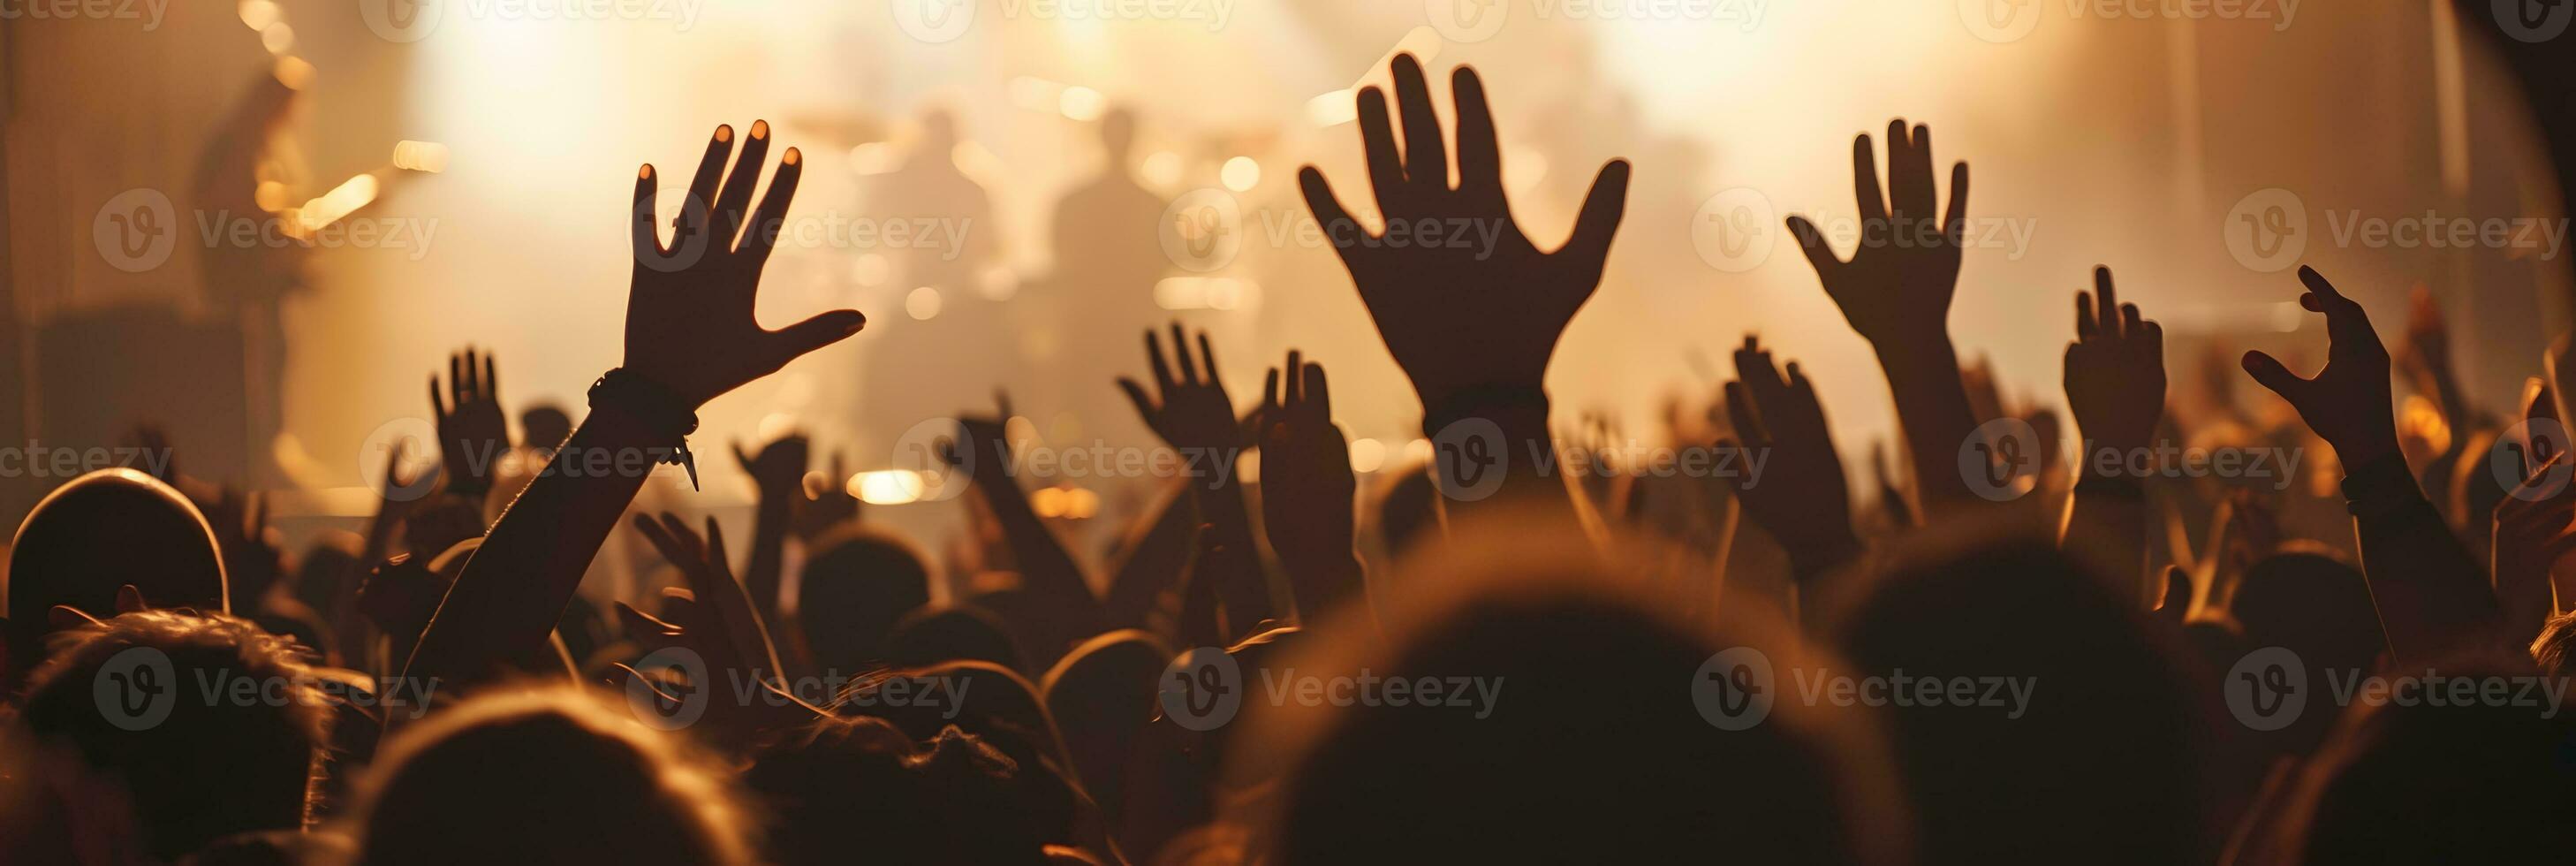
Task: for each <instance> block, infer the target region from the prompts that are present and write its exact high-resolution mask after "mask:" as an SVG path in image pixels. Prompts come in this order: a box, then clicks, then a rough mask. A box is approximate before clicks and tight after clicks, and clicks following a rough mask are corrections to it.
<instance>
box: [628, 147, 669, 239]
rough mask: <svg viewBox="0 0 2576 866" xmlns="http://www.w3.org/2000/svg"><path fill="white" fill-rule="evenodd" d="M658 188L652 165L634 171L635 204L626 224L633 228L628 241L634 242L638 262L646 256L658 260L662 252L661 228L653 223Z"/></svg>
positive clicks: (658, 193) (647, 164)
mask: <svg viewBox="0 0 2576 866" xmlns="http://www.w3.org/2000/svg"><path fill="white" fill-rule="evenodd" d="M659 187H660V185H659V184H656V183H654V182H653V164H652V163H649V162H648V163H645V164H644V167H642V168H638V169H636V170H635V204H634V206H633V207H632V208H631V209H630V211H631V212H630V213H628V214H627V217H628V219H627V223H628V224H629V225H630V226H632V227H633V231H632V233H631V237H630V238H629V240H631V241H633V242H634V246H635V260H636V261H638V262H641V261H644V260H645V258H646V257H647V256H651V257H654V258H659V257H661V256H662V254H663V252H664V250H663V249H662V235H661V228H660V227H659V226H656V225H654V222H653V200H654V198H655V197H657V196H659V195H660V194H661V191H660V188H659Z"/></svg>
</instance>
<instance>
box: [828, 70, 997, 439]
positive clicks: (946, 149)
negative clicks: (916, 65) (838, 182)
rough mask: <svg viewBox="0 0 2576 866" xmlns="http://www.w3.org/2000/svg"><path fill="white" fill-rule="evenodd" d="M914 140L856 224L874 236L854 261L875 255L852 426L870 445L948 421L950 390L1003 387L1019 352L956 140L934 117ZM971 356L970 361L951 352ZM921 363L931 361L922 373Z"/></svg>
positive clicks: (987, 220)
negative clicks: (879, 260) (881, 271)
mask: <svg viewBox="0 0 2576 866" xmlns="http://www.w3.org/2000/svg"><path fill="white" fill-rule="evenodd" d="M921 123H922V130H921V136H920V138H919V139H918V140H916V141H915V142H914V143H913V146H912V147H911V149H910V151H909V152H908V153H906V154H905V156H904V159H903V164H902V165H901V166H900V167H898V168H896V169H895V170H894V171H892V172H889V173H887V174H885V175H883V176H881V177H878V178H877V179H876V183H874V184H873V185H871V188H870V189H868V190H866V192H865V194H866V195H867V196H868V201H867V207H866V208H865V210H864V212H863V213H862V214H860V216H861V218H863V219H866V220H872V221H873V222H874V224H875V226H876V229H877V234H876V237H875V239H874V241H873V242H871V243H867V244H861V245H860V246H859V248H858V253H859V255H861V256H871V255H873V256H881V257H883V259H884V262H885V264H886V266H887V270H886V273H887V276H886V279H885V281H884V282H883V283H881V284H880V285H879V286H877V287H876V288H875V289H874V290H872V291H871V300H870V305H869V312H870V314H871V315H870V318H869V320H868V327H869V328H870V329H871V331H872V332H873V334H874V337H873V339H872V340H871V341H869V342H868V343H865V344H864V345H865V346H866V347H867V349H866V351H867V352H868V357H869V359H870V361H869V363H865V364H862V365H861V366H860V369H861V371H862V372H861V373H860V376H861V380H860V393H859V404H860V413H859V417H860V418H862V419H864V420H863V422H862V423H863V424H864V425H865V429H866V430H867V431H868V432H869V434H870V435H869V438H870V439H871V440H872V441H873V442H875V443H878V444H880V445H882V444H886V443H891V442H893V441H894V439H895V437H897V436H899V435H901V434H902V432H903V431H904V430H906V429H909V428H910V427H912V426H913V425H915V424H918V423H920V422H922V421H924V420H928V419H932V418H942V417H947V416H950V415H953V414H955V413H956V412H957V411H958V410H959V409H960V408H961V407H959V406H957V405H956V402H957V393H958V390H957V389H958V388H959V387H968V388H970V389H972V390H980V389H983V388H986V387H990V386H994V385H1005V386H1007V385H1010V384H1013V379H1014V377H1015V376H1016V375H1017V371H1018V370H1019V369H1020V366H1021V365H1020V361H1019V359H1020V357H1021V355H1020V351H1019V350H1020V344H1019V343H1018V341H1016V340H1013V339H1010V335H1011V333H1012V328H1011V326H1010V324H1009V322H1008V321H1007V320H1006V319H1005V317H1004V311H1003V305H1004V303H1005V300H1004V299H1007V298H1008V297H1009V295H1010V292H1011V291H1012V290H1013V286H1012V281H1013V279H1014V278H1013V277H1011V276H1010V274H1009V271H1008V270H1007V269H1006V267H1005V265H1004V262H1003V258H1002V249H1003V246H1002V240H1001V232H1000V229H1001V225H1000V223H999V222H998V221H997V220H995V219H994V218H993V203H992V198H991V196H990V195H988V194H987V193H986V192H985V190H984V187H983V185H982V184H980V183H978V182H977V181H976V179H975V178H973V177H970V176H968V175H967V174H966V172H965V171H964V170H963V169H961V168H960V167H959V165H958V159H957V154H958V151H959V147H960V145H961V144H963V143H964V140H963V139H962V138H961V136H960V135H959V132H958V129H957V121H956V118H955V117H954V116H952V115H950V114H949V113H948V112H947V111H946V110H944V109H934V110H932V111H930V112H929V113H927V114H925V115H923V116H922V119H921ZM962 346H973V347H977V349H976V350H975V351H958V347H962ZM923 359H938V360H937V363H936V366H935V367H934V368H931V369H924V368H922V366H921V362H922V361H923Z"/></svg>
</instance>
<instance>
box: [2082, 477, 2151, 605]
mask: <svg viewBox="0 0 2576 866" xmlns="http://www.w3.org/2000/svg"><path fill="white" fill-rule="evenodd" d="M2098 468H2099V467H2096V466H2094V465H2092V461H2090V460H2087V461H2085V465H2082V466H2079V467H2078V468H2077V472H2078V474H2077V478H2076V483H2075V505H2074V507H2073V508H2072V509H2069V514H2068V515H2067V520H2066V530H2065V534H2064V535H2063V536H2061V537H2060V538H2059V539H2058V546H2059V547H2061V548H2066V549H2070V550H2075V551H2078V552H2080V553H2082V554H2083V555H2084V556H2086V557H2088V558H2099V560H2100V561H2101V563H2102V565H2103V567H2105V568H2108V569H2110V570H2111V571H2110V573H2107V574H2103V575H2101V579H2102V581H2103V585H2104V586H2105V587H2107V588H2108V589H2110V590H2111V591H2112V592H2113V593H2114V594H2116V595H2118V596H2119V597H2121V598H2125V599H2129V600H2131V601H2134V602H2136V603H2138V604H2141V605H2149V604H2154V603H2155V600H2154V599H2153V598H2151V597H2150V596H2151V593H2152V592H2153V590H2152V588H2150V587H2149V586H2148V582H2147V494H2146V488H2145V487H2143V486H2142V485H2140V484H2139V483H2138V479H2136V478H2131V477H2128V476H2124V475H2103V474H2101V473H2099V472H2096V471H2095V470H2096V469H2098Z"/></svg>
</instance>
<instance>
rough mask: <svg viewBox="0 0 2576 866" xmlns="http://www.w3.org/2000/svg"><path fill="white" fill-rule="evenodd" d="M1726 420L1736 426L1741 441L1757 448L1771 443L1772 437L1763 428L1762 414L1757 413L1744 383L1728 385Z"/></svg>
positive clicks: (1737, 436)
mask: <svg viewBox="0 0 2576 866" xmlns="http://www.w3.org/2000/svg"><path fill="white" fill-rule="evenodd" d="M1726 420H1727V423H1729V424H1732V425H1734V427H1735V438H1736V439H1738V440H1739V441H1742V442H1744V443H1746V444H1749V445H1753V446H1755V447H1759V446H1761V445H1762V444H1763V443H1765V442H1769V441H1771V435H1770V434H1769V433H1768V432H1766V431H1765V430H1764V429H1763V427H1762V418H1761V415H1760V413H1758V412H1757V411H1755V408H1754V405H1753V396H1752V395H1751V394H1748V393H1746V392H1745V390H1744V383H1742V382H1728V383H1726Z"/></svg>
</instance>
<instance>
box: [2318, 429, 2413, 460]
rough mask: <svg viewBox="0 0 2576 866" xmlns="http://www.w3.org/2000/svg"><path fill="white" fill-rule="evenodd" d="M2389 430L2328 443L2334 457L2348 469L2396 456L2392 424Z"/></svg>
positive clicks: (2395, 442)
mask: <svg viewBox="0 0 2576 866" xmlns="http://www.w3.org/2000/svg"><path fill="white" fill-rule="evenodd" d="M2390 430H2391V432H2389V433H2386V434H2376V433H2375V434H2372V435H2369V436H2363V437H2356V438H2352V439H2348V440H2344V441H2338V442H2330V443H2328V444H2330V445H2332V446H2334V450H2335V459H2336V460H2337V461H2340V462H2341V463H2343V465H2344V466H2345V467H2346V469H2347V470H2349V469H2350V468H2351V467H2355V466H2363V465H2368V464H2371V463H2377V462H2381V461H2384V460H2387V459H2389V458H2392V457H2397V456H2398V449H2397V434H2396V433H2395V432H2394V430H2395V425H2394V424H2391V425H2390Z"/></svg>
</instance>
